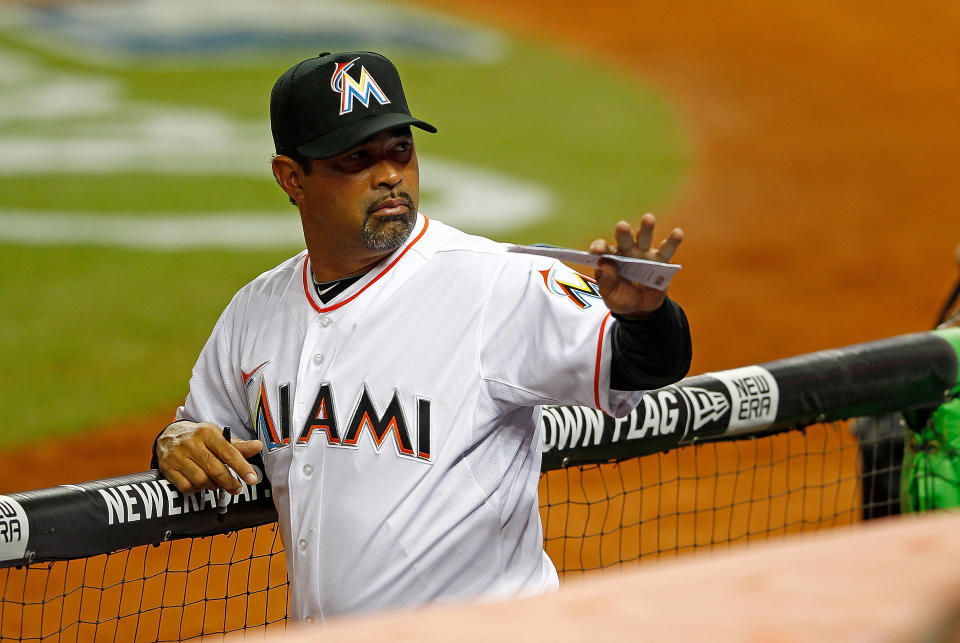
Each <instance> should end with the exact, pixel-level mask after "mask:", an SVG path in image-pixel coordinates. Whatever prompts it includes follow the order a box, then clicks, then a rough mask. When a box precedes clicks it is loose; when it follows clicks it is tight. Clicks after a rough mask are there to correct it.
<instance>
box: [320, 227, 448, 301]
mask: <svg viewBox="0 0 960 643" xmlns="http://www.w3.org/2000/svg"><path fill="white" fill-rule="evenodd" d="M429 225H430V219H428V218H427V217H426V215H423V230H421V231H420V234H418V235H417V238H416V239H414V240H413V241H411V242H410V243H409V244H407V247H406V248H404V249H403V251H402V252H401V253H400V254H399V255H397V258H396V259H394V260H393V261H391V262H390V265H389V266H387V267H386V268H384V269H383V270H382V271H381V272H380V274H379V275H377V276H376V277H374V278H373V279H371V280H370V283H368V284H367V285H366V286H364V287H363V288H361V289H360V290H359V291H357V292H355V293H353V294H352V295H351V296H350V297H348V298H347V299H344V300H343V301H341V302H340V303H339V304H334V305H333V306H328V307H327V308H321V307H320V306H318V305H317V303H316V302H315V301H313V295H311V294H310V286H309V285H308V284H307V264H308V263H310V253H309V252H308V253H307V257H306V259H304V260H303V292H304V293H305V294H306V295H307V301H309V302H310V305H311V306H313V309H314V310H316V311H317V312H318V313H329V312H330V311H331V310H336V309H337V308H340V306H344V305H346V304H349V303H350V302H351V301H353V300H354V299H356V298H357V297H359V296H360V293H362V292H363V291H364V290H366V289H367V288H369V287H370V286H372V285H373V284H375V283H376V282H377V280H378V279H380V277H382V276H384V275H385V274H387V273H388V272H390V269H391V268H393V267H394V266H395V265H397V262H398V261H400V260H401V259H403V255H405V254H407V250H409V249H410V248H412V247H413V246H414V245H415V244H416V243H417V242H418V241H420V239H421V237H423V234H424V233H425V232H426V231H427V226H429Z"/></svg>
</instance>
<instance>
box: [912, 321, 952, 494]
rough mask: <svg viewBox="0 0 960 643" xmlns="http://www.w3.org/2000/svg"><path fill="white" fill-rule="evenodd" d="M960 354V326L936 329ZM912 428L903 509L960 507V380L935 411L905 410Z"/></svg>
mask: <svg viewBox="0 0 960 643" xmlns="http://www.w3.org/2000/svg"><path fill="white" fill-rule="evenodd" d="M934 332H937V334H939V335H941V336H942V337H943V338H944V339H946V340H947V341H948V342H950V343H951V344H952V345H953V347H954V350H956V351H957V353H958V355H960V329H948V330H945V331H934ZM904 417H905V419H906V420H907V425H908V427H909V428H910V430H909V431H908V432H907V436H906V440H907V443H906V445H905V448H904V455H903V469H902V474H901V482H900V508H901V511H902V512H903V513H913V512H919V511H929V510H931V509H946V508H951V507H960V384H958V385H957V386H956V387H955V388H954V389H953V390H952V392H951V398H950V399H949V400H947V401H946V402H944V403H943V404H941V405H940V406H938V407H937V408H936V409H934V410H933V412H932V413H926V412H918V413H905V414H904Z"/></svg>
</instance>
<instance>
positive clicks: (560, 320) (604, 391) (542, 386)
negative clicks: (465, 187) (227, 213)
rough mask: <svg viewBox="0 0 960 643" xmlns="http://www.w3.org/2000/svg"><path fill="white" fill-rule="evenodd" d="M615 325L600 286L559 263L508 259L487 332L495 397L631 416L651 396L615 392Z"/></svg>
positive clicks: (487, 365)
mask: <svg viewBox="0 0 960 643" xmlns="http://www.w3.org/2000/svg"><path fill="white" fill-rule="evenodd" d="M612 321H613V320H612V319H611V316H610V311H609V310H607V307H606V306H605V305H604V303H603V299H602V298H601V297H600V291H599V288H598V287H597V284H596V281H595V280H593V279H591V278H589V277H586V276H584V275H581V274H579V273H577V272H576V271H574V270H572V269H571V268H568V267H567V266H565V265H564V264H562V263H560V262H558V261H555V260H552V259H548V258H543V257H529V256H522V257H521V256H516V257H514V256H508V257H507V258H506V259H505V263H504V264H503V268H502V270H501V271H500V273H499V274H498V276H497V277H496V279H495V281H494V284H493V288H492V290H491V293H490V296H489V300H488V301H487V303H486V306H485V310H484V319H483V322H482V324H481V331H480V334H481V337H480V371H481V375H482V377H483V379H484V381H485V383H486V385H487V388H488V390H489V391H490V394H491V396H492V397H494V398H495V399H498V400H500V401H501V402H507V403H514V404H517V405H524V406H537V405H542V404H569V405H576V406H590V407H593V408H597V409H599V410H601V411H603V412H605V413H608V414H610V415H614V416H616V417H620V416H623V415H626V414H627V413H629V412H630V411H631V410H632V409H633V408H634V407H635V406H636V405H637V404H638V403H639V401H640V398H641V397H642V395H643V393H642V392H638V391H613V390H611V389H610V364H611V358H612V344H611V331H612V327H613V323H612Z"/></svg>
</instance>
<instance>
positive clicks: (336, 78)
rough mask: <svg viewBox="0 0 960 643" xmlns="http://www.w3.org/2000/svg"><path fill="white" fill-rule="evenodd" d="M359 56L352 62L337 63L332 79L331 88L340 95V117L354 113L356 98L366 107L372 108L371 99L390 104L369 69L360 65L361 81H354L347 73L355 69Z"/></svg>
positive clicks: (382, 103)
mask: <svg viewBox="0 0 960 643" xmlns="http://www.w3.org/2000/svg"><path fill="white" fill-rule="evenodd" d="M359 59H360V58H359V56H358V57H357V58H354V59H353V60H351V61H350V62H345V63H337V64H336V68H335V69H334V71H333V77H332V78H331V79H330V87H331V88H332V89H333V91H335V92H337V93H338V94H340V115H341V116H343V115H344V114H349V113H350V112H352V111H353V99H354V98H356V99H357V100H359V101H360V102H361V103H363V106H364V107H370V97H371V96H372V97H373V98H376V99H377V102H378V103H380V104H381V105H386V104H388V103H389V102H390V99H389V98H387V95H386V94H384V93H383V90H382V89H380V85H378V84H377V81H375V80H374V79H373V76H372V75H371V74H370V73H369V72H368V71H367V68H366V67H364V66H363V65H360V80H354V79H353V77H352V76H350V75H349V74H348V73H347V71H349V70H350V68H351V67H353V63H355V62H357V61H358V60H359Z"/></svg>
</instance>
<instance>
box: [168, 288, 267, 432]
mask: <svg viewBox="0 0 960 643" xmlns="http://www.w3.org/2000/svg"><path fill="white" fill-rule="evenodd" d="M245 301H246V298H245V297H244V295H243V291H241V292H240V293H238V294H237V296H236V297H234V299H233V301H231V302H230V304H229V305H228V306H227V308H226V309H225V310H224V311H223V313H222V314H221V315H220V319H219V320H217V324H216V326H214V328H213V332H212V333H211V334H210V337H209V339H207V343H206V344H205V345H204V347H203V350H202V351H201V352H200V357H199V358H197V363H196V365H195V366H194V367H193V374H192V376H191V377H190V392H189V393H188V394H187V399H186V401H185V402H184V404H183V406H181V407H180V408H178V409H177V415H176V417H177V419H178V420H190V421H191V422H211V423H213V424H216V425H217V426H219V427H224V426H229V427H230V430H231V432H232V434H233V437H235V438H240V439H244V440H248V439H252V438H254V437H255V436H254V432H253V428H252V425H251V423H250V415H249V412H248V411H247V409H246V398H245V396H244V393H243V384H242V380H243V378H242V375H241V372H240V365H239V362H238V360H239V357H238V356H239V354H240V337H239V330H238V320H239V319H241V318H242V315H243V304H244V302H245Z"/></svg>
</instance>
